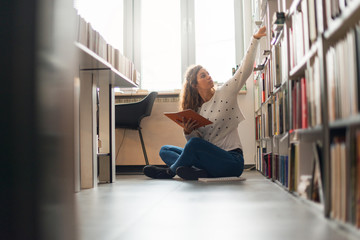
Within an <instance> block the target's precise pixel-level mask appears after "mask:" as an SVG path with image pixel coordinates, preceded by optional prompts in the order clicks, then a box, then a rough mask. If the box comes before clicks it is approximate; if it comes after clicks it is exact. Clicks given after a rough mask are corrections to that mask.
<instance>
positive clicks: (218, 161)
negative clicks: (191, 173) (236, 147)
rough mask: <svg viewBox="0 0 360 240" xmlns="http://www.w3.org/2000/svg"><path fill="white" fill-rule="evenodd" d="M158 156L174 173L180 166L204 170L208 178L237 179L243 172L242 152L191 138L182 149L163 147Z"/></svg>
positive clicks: (169, 146)
mask: <svg viewBox="0 0 360 240" xmlns="http://www.w3.org/2000/svg"><path fill="white" fill-rule="evenodd" d="M159 154H160V157H161V159H162V160H163V161H164V162H165V164H166V165H167V166H169V167H170V169H171V171H173V172H174V173H175V172H176V169H177V168H178V167H180V166H188V167H190V166H194V167H196V168H200V169H204V170H206V171H207V173H208V175H209V177H232V176H236V177H238V176H240V175H241V174H242V172H243V170H244V157H243V154H242V151H225V150H223V149H221V148H219V147H217V146H215V145H214V144H212V143H210V142H208V141H205V140H204V139H201V138H191V139H190V140H189V141H188V142H187V143H186V145H185V147H184V148H181V147H176V146H171V145H165V146H163V147H161V149H160V153H159Z"/></svg>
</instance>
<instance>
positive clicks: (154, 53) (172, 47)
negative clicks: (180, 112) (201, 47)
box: [141, 0, 181, 91]
mask: <svg viewBox="0 0 360 240" xmlns="http://www.w3.org/2000/svg"><path fill="white" fill-rule="evenodd" d="M141 88H143V89H147V90H159V91H161V90H169V89H180V88H181V36H180V0H151V1H142V2H141Z"/></svg>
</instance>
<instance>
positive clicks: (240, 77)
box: [185, 37, 259, 151]
mask: <svg viewBox="0 0 360 240" xmlns="http://www.w3.org/2000/svg"><path fill="white" fill-rule="evenodd" d="M258 43H259V40H258V39H255V38H254V37H252V39H251V42H250V46H249V47H248V50H247V52H246V55H245V57H244V59H243V61H242V63H241V65H240V67H239V68H238V70H237V71H236V73H235V74H234V75H233V77H232V78H230V79H229V80H228V81H227V82H225V83H224V84H223V85H222V86H221V87H220V88H219V89H217V90H216V91H215V93H214V95H213V96H212V98H211V99H210V100H209V101H207V102H205V103H204V104H203V105H202V106H201V108H200V109H199V110H198V113H199V114H200V115H202V116H203V117H205V118H207V119H209V120H210V121H212V122H213V123H212V124H210V125H207V126H204V127H201V128H198V129H196V130H194V131H192V132H191V133H190V134H188V135H185V137H186V139H187V140H190V139H191V138H193V137H200V138H203V139H205V140H206V141H208V142H211V143H212V144H214V145H216V146H218V147H220V148H222V149H224V150H226V151H230V150H233V149H236V148H241V149H242V145H241V142H240V137H239V134H238V130H237V128H238V125H239V123H240V122H241V121H243V120H244V119H245V117H244V115H243V113H242V112H241V110H240V108H239V105H238V103H237V95H238V92H239V91H240V89H241V88H242V87H243V86H244V84H245V82H246V80H247V79H248V78H249V76H250V74H251V73H252V72H253V64H254V60H255V55H256V49H257V46H258Z"/></svg>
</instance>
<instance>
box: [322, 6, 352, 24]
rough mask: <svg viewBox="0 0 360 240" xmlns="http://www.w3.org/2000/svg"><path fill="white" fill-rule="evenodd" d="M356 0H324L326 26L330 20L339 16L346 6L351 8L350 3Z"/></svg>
mask: <svg viewBox="0 0 360 240" xmlns="http://www.w3.org/2000/svg"><path fill="white" fill-rule="evenodd" d="M355 2H357V1H356V0H330V1H324V3H325V6H324V7H323V8H324V14H325V19H326V22H325V24H326V26H330V25H331V23H332V21H333V20H335V19H337V18H339V17H341V15H342V14H343V12H345V11H346V10H347V9H348V8H352V5H354V4H355Z"/></svg>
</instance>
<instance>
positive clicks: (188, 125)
mask: <svg viewBox="0 0 360 240" xmlns="http://www.w3.org/2000/svg"><path fill="white" fill-rule="evenodd" d="M180 124H181V125H182V126H183V128H184V133H185V134H190V133H191V132H192V131H194V130H195V129H197V128H198V123H197V121H196V120H192V119H191V118H189V119H188V120H185V118H182V122H180Z"/></svg>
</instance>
